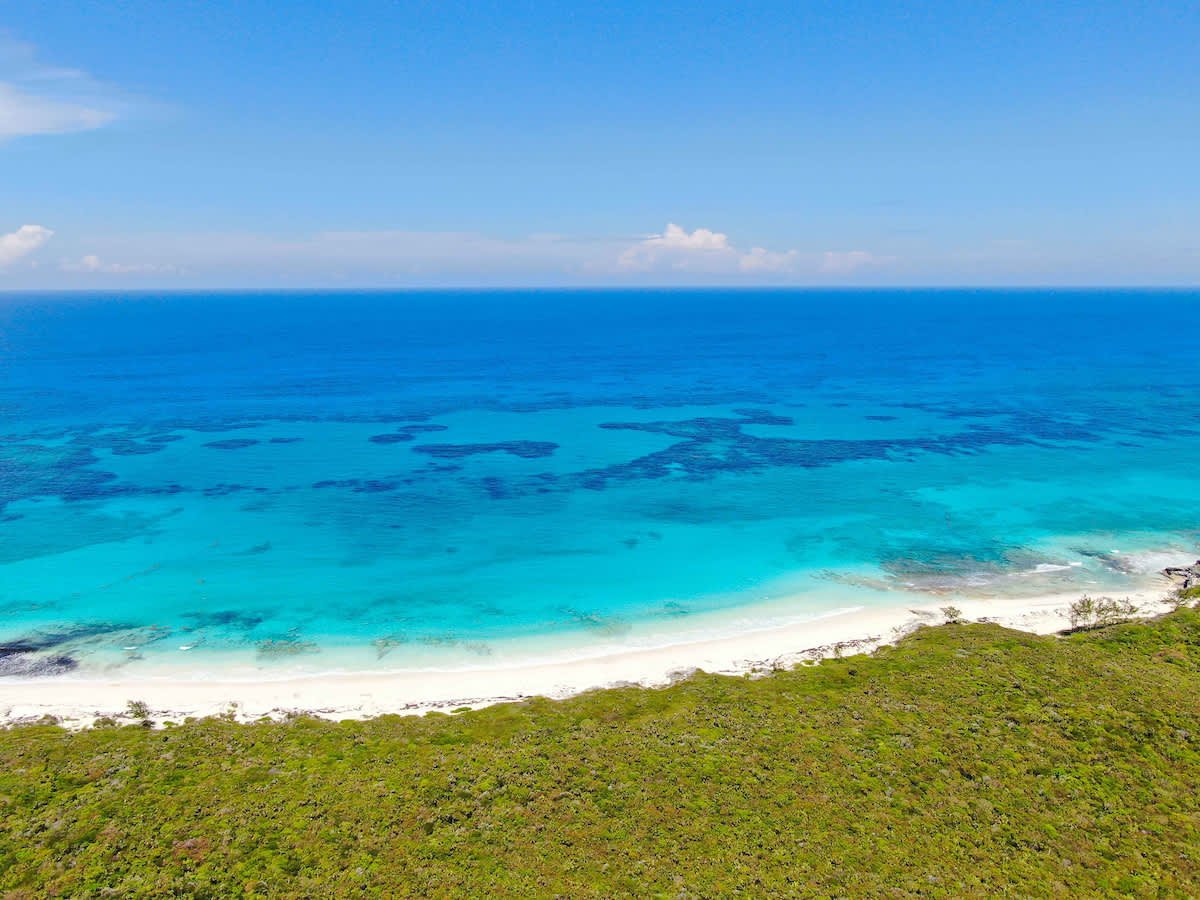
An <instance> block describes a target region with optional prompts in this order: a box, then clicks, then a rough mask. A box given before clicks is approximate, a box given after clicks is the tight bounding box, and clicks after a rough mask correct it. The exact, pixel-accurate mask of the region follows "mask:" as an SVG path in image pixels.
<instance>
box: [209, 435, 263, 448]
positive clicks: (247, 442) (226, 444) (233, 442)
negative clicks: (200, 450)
mask: <svg viewBox="0 0 1200 900" xmlns="http://www.w3.org/2000/svg"><path fill="white" fill-rule="evenodd" d="M257 443H258V441H256V440H255V439H254V438H229V439H227V440H224V441H209V442H208V443H207V444H205V445H204V446H205V447H212V448H213V449H214V450H244V449H246V448H247V447H253V446H254V445H255V444H257Z"/></svg>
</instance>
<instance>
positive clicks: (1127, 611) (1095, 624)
mask: <svg viewBox="0 0 1200 900" xmlns="http://www.w3.org/2000/svg"><path fill="white" fill-rule="evenodd" d="M1137 613H1138V607H1137V606H1136V605H1135V604H1133V603H1131V602H1130V601H1129V599H1128V598H1126V599H1124V600H1114V599H1113V598H1112V597H1094V598H1093V597H1089V596H1088V595H1087V594H1084V595H1083V596H1082V597H1080V598H1079V599H1078V600H1076V601H1075V602H1074V603H1072V604H1071V605H1070V606H1069V607H1068V608H1067V621H1069V622H1070V623H1071V628H1072V630H1076V629H1084V628H1103V627H1104V626H1106V625H1116V624H1117V623H1119V622H1126V621H1128V620H1129V619H1132V618H1133V617H1134V616H1136V615H1137Z"/></svg>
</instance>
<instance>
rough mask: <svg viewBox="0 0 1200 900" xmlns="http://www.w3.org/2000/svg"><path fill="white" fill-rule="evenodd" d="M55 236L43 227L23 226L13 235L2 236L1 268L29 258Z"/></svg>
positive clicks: (0, 249)
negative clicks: (23, 258)
mask: <svg viewBox="0 0 1200 900" xmlns="http://www.w3.org/2000/svg"><path fill="white" fill-rule="evenodd" d="M53 235H54V232H53V231H51V230H50V229H49V228H43V227H42V226H41V225H22V226H21V227H20V228H18V229H17V230H16V231H14V232H12V233H11V234H4V235H0V267H4V266H8V265H11V264H12V263H15V262H16V261H17V260H18V259H21V258H22V257H24V256H28V255H29V254H30V253H32V252H33V251H35V250H37V249H38V247H40V246H42V244H44V243H46V241H48V240H50V238H51V237H52V236H53Z"/></svg>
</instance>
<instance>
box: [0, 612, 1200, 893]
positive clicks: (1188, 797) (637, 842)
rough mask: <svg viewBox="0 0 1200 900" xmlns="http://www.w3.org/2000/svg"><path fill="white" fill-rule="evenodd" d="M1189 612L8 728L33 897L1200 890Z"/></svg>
mask: <svg viewBox="0 0 1200 900" xmlns="http://www.w3.org/2000/svg"><path fill="white" fill-rule="evenodd" d="M1198 698H1200V612H1197V611H1196V610H1194V609H1190V608H1186V607H1185V608H1182V609H1180V610H1179V611H1177V612H1174V613H1171V614H1170V615H1168V616H1166V617H1163V618H1161V619H1158V620H1154V621H1149V622H1135V623H1130V624H1125V625H1116V626H1110V627H1107V628H1103V629H1097V630H1089V631H1084V632H1080V633H1077V634H1074V635H1071V636H1069V637H1062V638H1056V637H1037V636H1033V635H1028V634H1024V633H1019V632H1014V631H1008V630H1005V629H1002V628H1000V627H998V626H995V625H980V624H973V625H944V626H939V627H935V628H924V629H921V630H919V631H918V632H916V633H915V634H913V635H911V636H910V637H908V638H906V639H904V640H903V641H902V642H901V643H900V644H899V645H898V646H897V647H895V648H891V649H885V650H883V651H880V652H879V653H877V654H875V655H873V656H869V657H868V656H854V657H847V658H844V659H837V660H827V661H825V662H823V663H821V664H819V665H816V666H811V667H805V668H800V669H797V670H795V671H789V672H781V673H777V674H775V675H771V676H769V677H766V678H762V679H757V680H752V679H742V678H723V677H717V676H708V675H700V676H697V677H695V678H692V679H689V680H687V681H685V682H683V683H680V684H677V685H675V686H674V687H671V688H667V689H663V690H642V689H635V688H630V689H614V690H607V691H597V692H593V693H590V694H587V695H584V696H581V697H577V698H575V699H572V700H568V701H564V702H557V703H556V702H551V701H544V700H539V701H533V702H528V703H520V704H511V705H505V706H496V707H492V708H489V709H485V710H480V711H476V712H465V713H462V714H457V715H452V716H447V715H432V716H427V717H424V718H401V717H383V718H379V719H375V720H372V721H368V722H348V723H340V724H337V723H329V722H321V721H316V720H311V719H298V720H295V721H291V722H287V723H279V724H266V723H264V724H257V725H237V724H234V723H232V722H230V721H227V720H222V719H212V720H205V721H198V722H191V723H187V724H184V725H178V726H173V727H168V728H166V729H154V730H151V729H147V728H143V727H140V725H127V726H123V727H103V728H96V729H92V730H88V731H84V732H79V733H68V732H66V731H63V730H61V729H59V728H56V727H53V726H43V725H39V726H26V727H19V728H13V729H9V730H7V731H0V891H7V894H6V896H8V897H24V896H45V895H51V894H55V895H60V896H72V897H80V896H143V895H163V894H176V895H187V896H211V897H227V896H235V895H236V896H240V895H242V894H243V893H255V892H257V893H261V894H266V895H273V896H304V897H330V896H343V895H352V894H353V895H356V896H357V895H362V894H366V895H372V896H375V895H384V896H398V895H399V896H404V895H419V896H448V895H449V896H455V895H474V896H479V895H486V894H491V895H493V896H553V895H559V896H569V897H588V896H606V897H609V896H637V897H643V896H664V897H712V896H727V895H730V894H734V893H737V892H739V891H740V892H742V893H743V894H744V895H747V896H769V895H786V896H798V895H799V896H806V895H819V896H889V897H895V896H911V895H917V894H919V895H922V896H943V897H962V896H980V895H985V894H994V893H1005V894H1011V895H1016V896H1023V897H1030V896H1051V895H1062V896H1119V895H1133V896H1188V895H1191V896H1194V895H1196V894H1197V893H1200V795H1198V794H1200V699H1198Z"/></svg>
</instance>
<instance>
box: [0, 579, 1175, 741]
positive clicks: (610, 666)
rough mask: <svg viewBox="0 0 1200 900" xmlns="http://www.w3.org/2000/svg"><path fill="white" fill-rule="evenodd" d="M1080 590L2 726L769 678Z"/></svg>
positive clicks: (483, 702)
mask: <svg viewBox="0 0 1200 900" xmlns="http://www.w3.org/2000/svg"><path fill="white" fill-rule="evenodd" d="M1165 594H1166V590H1165V586H1164V587H1163V588H1158V589H1146V590H1143V591H1140V592H1137V593H1133V594H1130V595H1129V599H1130V600H1132V601H1133V602H1134V603H1135V604H1137V605H1138V606H1139V609H1140V614H1141V615H1146V616H1149V615H1156V614H1158V613H1160V612H1163V611H1165V610H1166V609H1168V606H1167V605H1166V602H1165ZM1078 597H1079V594H1078V593H1077V592H1076V593H1069V594H1050V595H1043V596H1037V597H1031V598H1024V599H989V600H970V599H959V598H955V599H950V598H946V599H943V600H940V601H938V602H924V603H922V604H921V605H898V606H895V607H888V608H871V609H860V610H855V611H850V612H844V613H839V614H835V615H831V616H827V617H825V618H818V619H814V620H809V621H803V622H796V623H793V624H789V625H785V626H781V627H771V628H764V629H760V630H747V631H742V632H739V633H735V634H730V635H729V636H728V637H715V638H711V639H705V640H700V641H690V642H686V643H678V644H669V645H666V646H659V647H652V648H645V647H643V648H637V649H621V648H619V647H618V648H616V649H614V650H613V652H608V653H604V654H602V655H596V656H592V657H588V658H582V659H578V658H577V659H568V660H553V661H545V660H543V661H531V662H529V663H525V664H521V663H517V664H501V665H496V666H493V667H487V666H482V667H472V668H463V669H452V670H445V671H430V670H420V671H417V670H408V671H405V670H397V671H394V672H382V673H379V672H376V673H330V674H322V675H311V676H299V677H292V678H277V679H275V680H270V679H266V678H264V679H262V680H236V681H235V680H217V679H206V680H186V679H182V678H132V677H131V678H126V679H120V678H115V677H114V678H111V679H105V678H98V677H90V678H86V677H82V676H72V675H66V676H58V677H49V678H42V679H26V680H19V681H16V680H14V681H6V682H4V683H0V721H2V722H5V723H17V722H31V721H36V720H38V719H40V718H42V717H43V716H53V717H55V718H56V719H58V720H59V721H60V722H61V723H62V724H64V725H66V726H68V727H84V726H87V725H90V724H91V723H92V722H93V721H95V719H97V718H99V717H102V716H113V717H121V716H124V715H125V714H126V711H127V707H128V704H129V702H130V701H135V700H136V701H141V702H144V703H145V704H146V705H147V706H148V707H149V709H150V711H151V717H152V718H153V719H154V720H155V721H156V722H158V723H162V722H164V721H173V722H181V721H183V720H184V719H185V718H187V717H189V716H193V717H203V716H213V715H231V716H233V717H234V718H236V719H237V720H239V721H252V720H255V719H259V718H261V717H263V716H269V717H272V718H282V717H285V716H287V715H289V714H292V713H295V712H305V713H310V714H313V715H317V716H321V717H323V718H328V719H353V718H369V717H372V716H378V715H383V714H387V713H400V714H421V713H425V712H429V711H433V710H440V711H447V710H453V709H459V708H462V707H472V708H476V707H482V706H488V705H491V704H494V703H503V702H511V701H514V700H520V699H524V698H528V697H534V696H544V697H550V698H563V697H568V696H571V695H572V694H577V693H580V692H583V691H586V690H590V689H593V688H603V687H610V686H614V685H621V684H637V685H643V686H647V687H653V686H662V685H666V684H669V683H671V682H672V681H673V680H675V679H677V678H679V677H681V676H682V675H685V674H687V673H689V672H692V671H694V670H696V669H701V670H703V671H705V672H711V673H720V674H726V675H742V674H746V673H751V674H765V673H768V672H770V671H772V670H774V669H779V668H787V667H791V666H793V665H795V664H797V663H802V662H806V661H813V660H816V659H819V658H821V657H827V656H833V655H835V654H839V653H841V654H852V653H859V652H869V651H871V650H874V649H876V648H877V647H879V646H882V645H885V644H890V643H894V642H895V641H896V640H897V639H898V638H899V637H901V636H902V635H904V634H906V633H908V632H910V631H911V630H913V629H915V628H918V627H920V626H922V625H937V624H940V623H942V622H943V621H944V620H945V617H944V615H943V614H942V612H941V608H942V607H943V606H945V605H948V604H950V603H953V605H954V606H956V607H958V608H959V609H960V610H961V612H962V615H963V617H964V618H965V619H966V620H968V621H981V620H986V621H989V622H994V623H997V624H999V625H1003V626H1005V627H1009V628H1015V629H1020V630H1024V631H1029V632H1034V633H1038V634H1049V633H1053V632H1057V631H1061V630H1063V629H1065V628H1067V627H1068V624H1069V623H1068V621H1067V618H1066V610H1067V607H1068V606H1069V604H1070V603H1071V602H1072V601H1074V600H1076V599H1078Z"/></svg>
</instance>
